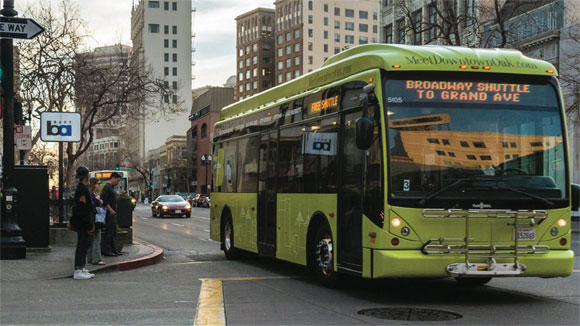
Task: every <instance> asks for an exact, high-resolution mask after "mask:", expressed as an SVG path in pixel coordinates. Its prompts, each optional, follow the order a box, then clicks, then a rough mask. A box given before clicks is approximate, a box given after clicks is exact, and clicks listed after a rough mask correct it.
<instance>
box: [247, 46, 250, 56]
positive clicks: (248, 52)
mask: <svg viewBox="0 0 580 326" xmlns="http://www.w3.org/2000/svg"><path fill="white" fill-rule="evenodd" d="M246 54H250V46H249V45H248V46H246Z"/></svg>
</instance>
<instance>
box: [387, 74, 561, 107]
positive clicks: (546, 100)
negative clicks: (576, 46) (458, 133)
mask: <svg viewBox="0 0 580 326" xmlns="http://www.w3.org/2000/svg"><path fill="white" fill-rule="evenodd" d="M387 83H388V84H389V88H388V89H389V90H390V92H389V93H388V94H387V95H388V97H387V103H388V104H397V103H409V102H411V103H412V102H419V103H422V102H431V103H433V102H439V103H450V102H457V103H482V104H515V105H525V106H546V105H550V104H553V103H554V102H555V100H556V99H555V98H554V92H553V90H551V87H549V86H547V85H532V84H510V83H491V82H484V81H481V82H479V81H438V80H389V81H388V82H387Z"/></svg>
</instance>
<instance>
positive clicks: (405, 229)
mask: <svg viewBox="0 0 580 326" xmlns="http://www.w3.org/2000/svg"><path fill="white" fill-rule="evenodd" d="M409 233H411V230H409V228H408V227H406V226H404V227H403V228H402V229H401V234H402V235H403V236H408V235H409Z"/></svg>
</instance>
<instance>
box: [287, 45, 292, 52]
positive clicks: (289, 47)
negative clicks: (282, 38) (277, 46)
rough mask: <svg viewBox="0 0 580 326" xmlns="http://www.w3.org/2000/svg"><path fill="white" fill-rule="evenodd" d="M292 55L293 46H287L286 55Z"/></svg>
mask: <svg viewBox="0 0 580 326" xmlns="http://www.w3.org/2000/svg"><path fill="white" fill-rule="evenodd" d="M291 53H292V45H288V46H286V54H291Z"/></svg>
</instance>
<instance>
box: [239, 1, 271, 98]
mask: <svg viewBox="0 0 580 326" xmlns="http://www.w3.org/2000/svg"><path fill="white" fill-rule="evenodd" d="M236 26H237V33H236V36H237V37H236V39H237V41H236V50H237V69H236V70H237V74H236V76H237V87H236V90H235V99H236V100H238V99H243V98H245V97H248V96H251V95H253V94H256V93H259V92H261V91H263V90H266V89H268V88H270V87H272V86H274V9H266V8H257V9H254V10H252V11H250V12H247V13H245V14H242V15H240V16H238V17H236Z"/></svg>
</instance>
